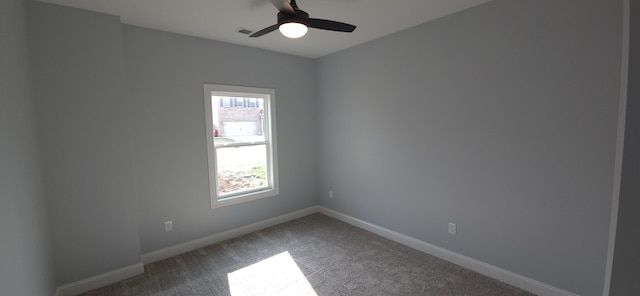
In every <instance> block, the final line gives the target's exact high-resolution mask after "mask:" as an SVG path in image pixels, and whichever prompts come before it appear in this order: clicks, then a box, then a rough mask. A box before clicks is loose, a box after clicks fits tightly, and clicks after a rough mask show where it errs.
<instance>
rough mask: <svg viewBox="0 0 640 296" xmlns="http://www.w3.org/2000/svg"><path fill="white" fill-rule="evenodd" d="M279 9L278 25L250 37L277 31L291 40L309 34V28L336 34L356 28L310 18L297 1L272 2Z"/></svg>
mask: <svg viewBox="0 0 640 296" xmlns="http://www.w3.org/2000/svg"><path fill="white" fill-rule="evenodd" d="M270 1H271V3H272V4H273V6H275V7H276V8H277V9H278V11H279V12H278V23H277V24H275V25H273V26H269V27H266V28H264V29H262V30H260V31H258V32H255V33H253V34H251V35H249V37H260V36H262V35H264V34H267V33H271V32H273V31H275V30H277V29H279V30H280V32H281V33H282V35H284V36H286V37H289V38H300V37H302V36H304V35H305V34H306V33H307V30H308V29H309V27H311V28H316V29H321V30H329V31H336V32H349V33H350V32H353V30H355V29H356V26H354V25H350V24H346V23H342V22H337V21H330V20H323V19H316V18H310V17H309V14H308V13H306V12H304V11H303V10H301V9H300V8H298V5H297V4H296V0H291V2H287V0H270Z"/></svg>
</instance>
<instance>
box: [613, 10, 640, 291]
mask: <svg viewBox="0 0 640 296" xmlns="http://www.w3.org/2000/svg"><path fill="white" fill-rule="evenodd" d="M630 12H631V23H630V29H631V32H630V40H629V41H630V44H629V80H628V81H629V85H628V93H627V117H626V129H625V143H624V153H623V165H622V184H621V188H620V205H619V208H618V228H617V230H616V245H615V252H614V260H613V273H612V278H611V290H610V291H611V292H610V295H611V296H624V295H638V294H640V281H638V276H639V275H640V256H638V251H639V250H640V235H638V229H640V215H638V213H640V199H639V198H638V197H639V196H640V182H639V180H640V3H638V2H634V1H631V10H630Z"/></svg>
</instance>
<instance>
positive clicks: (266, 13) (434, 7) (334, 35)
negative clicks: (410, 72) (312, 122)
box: [40, 0, 490, 58]
mask: <svg viewBox="0 0 640 296" xmlns="http://www.w3.org/2000/svg"><path fill="white" fill-rule="evenodd" d="M40 1H42V2H49V3H55V4H60V5H65V6H71V7H77V8H82V9H86V10H92V11H97V12H102V13H107V14H112V15H117V16H120V17H121V19H122V22H123V23H125V24H130V25H136V26H141V27H146V28H152V29H158V30H163V31H168V32H174V33H179V34H184V35H189V36H195V37H201V38H207V39H213V40H218V41H223V42H228V43H234V44H240V45H246V46H250V47H256V48H262V49H267V50H272V51H277V52H282V53H287V54H293V55H298V56H303V57H309V58H318V57H321V56H324V55H327V54H330V53H333V52H336V51H340V50H342V49H345V48H349V47H352V46H354V45H358V44H361V43H364V42H367V41H369V40H373V39H376V38H379V37H382V36H385V35H388V34H391V33H394V32H397V31H400V30H403V29H406V28H409V27H413V26H415V25H418V24H421V23H424V22H427V21H430V20H433V19H436V18H439V17H442V16H445V15H448V14H451V13H454V12H457V11H460V10H463V9H466V8H469V7H472V6H475V5H478V4H482V3H485V2H488V1H490V0H393V1H392V0H297V3H298V6H299V7H300V9H302V10H304V11H306V12H307V13H309V15H310V17H312V18H321V19H330V20H335V21H341V22H345V23H350V24H353V25H356V26H357V28H356V30H355V31H354V32H353V33H341V32H330V31H323V30H317V29H310V30H309V32H308V33H307V35H306V36H304V37H302V38H300V39H288V38H286V37H284V36H282V35H281V34H280V33H279V32H278V31H275V32H272V33H269V34H267V35H264V36H262V37H258V38H249V37H248V36H247V35H243V34H240V33H238V32H237V30H238V29H239V28H246V29H249V30H252V31H258V30H260V29H262V28H265V27H268V26H270V25H273V24H275V23H276V14H277V12H278V11H277V10H276V8H275V7H273V5H272V4H271V3H270V2H269V0H40Z"/></svg>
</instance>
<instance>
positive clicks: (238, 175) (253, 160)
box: [216, 145, 269, 194]
mask: <svg viewBox="0 0 640 296" xmlns="http://www.w3.org/2000/svg"><path fill="white" fill-rule="evenodd" d="M216 163H217V172H218V192H219V194H228V193H232V192H237V191H246V190H252V189H258V188H265V187H268V186H269V184H268V179H267V148H266V145H252V146H241V147H219V148H216Z"/></svg>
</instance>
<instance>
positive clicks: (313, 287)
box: [83, 214, 532, 296]
mask: <svg viewBox="0 0 640 296" xmlns="http://www.w3.org/2000/svg"><path fill="white" fill-rule="evenodd" d="M83 295H86V296H94V295H233V296H245V295H247V296H248V295H283V296H288V295H291V296H294V295H295V296H302V295H311V296H329V295H355V296H371V295H456V296H461V295H466V296H473V295H491V296H501V295H532V294H530V293H527V292H525V291H522V290H520V289H518V288H515V287H512V286H509V285H507V284H504V283H502V282H499V281H496V280H493V279H491V278H488V277H485V276H483V275H480V274H478V273H476V272H473V271H470V270H467V269H464V268H462V267H460V266H457V265H454V264H451V263H448V262H446V261H443V260H440V259H438V258H436V257H433V256H430V255H427V254H425V253H422V252H419V251H416V250H414V249H411V248H409V247H406V246H404V245H401V244H398V243H396V242H393V241H390V240H388V239H385V238H383V237H380V236H378V235H375V234H372V233H370V232H367V231H365V230H362V229H359V228H356V227H353V226H351V225H349V224H346V223H343V222H341V221H338V220H335V219H332V218H330V217H327V216H325V215H322V214H313V215H310V216H307V217H303V218H300V219H297V220H294V221H291V222H287V223H284V224H280V225H277V226H274V227H270V228H267V229H264V230H260V231H257V232H254V233H251V234H247V235H244V236H241V237H238V238H235V239H231V240H228V241H224V242H221V243H218V244H215V245H211V246H208V247H205V248H202V249H198V250H195V251H192V252H189V253H186V254H182V255H179V256H175V257H172V258H169V259H165V260H162V261H159V262H155V263H152V264H148V265H146V266H145V273H144V274H143V275H140V276H137V277H134V278H131V279H127V280H124V281H121V282H118V283H115V284H113V285H110V286H106V287H103V288H100V289H97V290H94V291H91V292H88V293H85V294H83Z"/></svg>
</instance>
